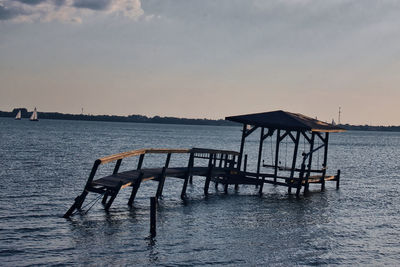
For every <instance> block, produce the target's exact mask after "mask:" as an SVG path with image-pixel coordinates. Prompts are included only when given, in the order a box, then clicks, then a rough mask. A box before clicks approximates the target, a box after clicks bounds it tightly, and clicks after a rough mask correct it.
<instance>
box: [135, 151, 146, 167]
mask: <svg viewBox="0 0 400 267" xmlns="http://www.w3.org/2000/svg"><path fill="white" fill-rule="evenodd" d="M144 155H145V154H141V155H140V157H139V161H138V164H137V167H136V170H140V169H141V168H142V166H143V160H144Z"/></svg>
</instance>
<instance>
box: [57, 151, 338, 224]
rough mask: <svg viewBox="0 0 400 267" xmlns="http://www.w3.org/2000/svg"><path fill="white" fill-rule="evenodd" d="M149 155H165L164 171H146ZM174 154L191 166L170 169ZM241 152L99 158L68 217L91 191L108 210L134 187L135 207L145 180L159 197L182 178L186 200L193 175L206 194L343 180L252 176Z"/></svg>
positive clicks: (125, 154) (131, 153) (132, 153)
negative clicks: (132, 160)
mask: <svg viewBox="0 0 400 267" xmlns="http://www.w3.org/2000/svg"><path fill="white" fill-rule="evenodd" d="M147 154H165V155H166V158H165V163H164V166H163V167H161V168H142V166H143V161H144V159H145V155H147ZM173 154H186V155H187V157H188V164H187V166H186V167H169V166H170V161H171V156H172V155H173ZM239 154H240V153H239V152H235V151H228V150H215V149H203V148H192V149H140V150H133V151H129V152H123V153H119V154H115V155H111V156H107V157H104V158H100V159H97V160H96V161H95V162H94V165H93V168H92V171H91V173H90V175H89V178H88V180H87V182H86V185H85V188H84V190H83V192H82V193H81V195H79V196H78V197H77V198H76V199H75V202H74V203H73V205H72V206H71V207H70V209H69V210H68V211H67V212H66V213H65V214H64V217H65V218H68V217H70V216H71V215H73V214H74V212H75V211H76V210H79V209H81V207H82V205H83V203H84V201H85V198H86V196H87V195H88V193H89V192H92V193H97V194H101V195H102V196H103V198H102V203H103V205H104V206H105V209H106V210H108V209H109V208H110V207H111V205H112V203H113V201H114V200H115V198H116V197H117V195H118V193H119V191H120V190H121V189H123V188H127V187H131V188H132V191H131V194H130V197H129V200H128V205H129V206H131V205H133V202H134V199H135V197H136V194H137V192H138V190H139V188H140V185H141V183H142V182H144V181H149V180H153V181H157V182H158V186H157V192H156V198H159V197H160V196H162V192H163V188H164V182H165V179H166V178H167V177H169V178H178V179H181V180H183V185H182V191H181V198H182V199H184V198H185V197H186V188H187V185H188V183H191V182H192V179H193V176H195V177H204V178H205V183H204V194H205V195H207V194H208V189H209V185H210V182H211V181H212V182H214V183H216V185H218V184H222V185H224V189H225V192H227V190H228V185H235V188H237V186H238V185H239V184H241V185H243V184H247V185H258V186H261V187H262V185H263V184H264V183H270V184H275V185H283V186H288V187H295V188H297V189H298V190H297V195H298V194H299V192H300V189H301V187H302V186H305V185H306V184H308V183H322V182H325V181H337V186H338V183H339V179H340V172H339V173H338V174H337V175H335V176H324V177H323V176H321V175H319V176H310V177H306V176H305V174H307V173H308V172H306V171H305V170H304V169H297V172H298V174H299V175H298V177H293V178H291V179H288V178H287V177H283V176H282V177H281V176H275V175H274V174H267V173H252V172H247V171H245V170H244V171H240V169H239V167H238V156H239ZM133 156H138V157H139V159H138V163H137V167H136V169H134V170H129V171H121V172H120V171H119V169H120V166H121V163H122V160H123V159H125V158H128V157H133ZM112 162H115V167H114V170H113V172H112V174H110V175H108V176H105V177H101V178H98V179H95V176H96V172H97V170H98V168H99V166H100V165H103V164H107V163H112Z"/></svg>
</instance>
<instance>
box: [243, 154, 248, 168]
mask: <svg viewBox="0 0 400 267" xmlns="http://www.w3.org/2000/svg"><path fill="white" fill-rule="evenodd" d="M243 171H244V172H246V171H247V154H246V155H244V169H243Z"/></svg>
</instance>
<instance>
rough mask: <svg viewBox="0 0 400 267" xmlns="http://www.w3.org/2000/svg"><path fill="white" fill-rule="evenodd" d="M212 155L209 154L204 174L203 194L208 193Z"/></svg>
mask: <svg viewBox="0 0 400 267" xmlns="http://www.w3.org/2000/svg"><path fill="white" fill-rule="evenodd" d="M212 168H213V165H212V157H211V156H210V159H209V160H208V172H207V176H206V181H205V183H204V195H206V196H207V195H208V188H209V186H210V181H211V175H212Z"/></svg>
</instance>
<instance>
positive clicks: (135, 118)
mask: <svg viewBox="0 0 400 267" xmlns="http://www.w3.org/2000/svg"><path fill="white" fill-rule="evenodd" d="M19 110H21V113H22V118H29V117H30V116H31V114H32V112H28V111H27V109H26V108H16V109H14V110H13V111H11V112H8V111H0V117H9V118H12V117H15V116H16V115H17V113H18V111H19ZM38 114H39V120H40V119H53V120H77V121H113V122H131V123H160V124H183V125H214V126H237V125H238V124H237V123H234V122H231V121H226V120H224V119H219V120H212V119H188V118H176V117H160V116H154V117H147V116H144V115H129V116H117V115H85V114H68V113H59V112H39V113H38ZM338 126H339V127H341V128H343V129H346V130H349V131H384V132H400V126H371V125H350V124H340V125H338Z"/></svg>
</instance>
